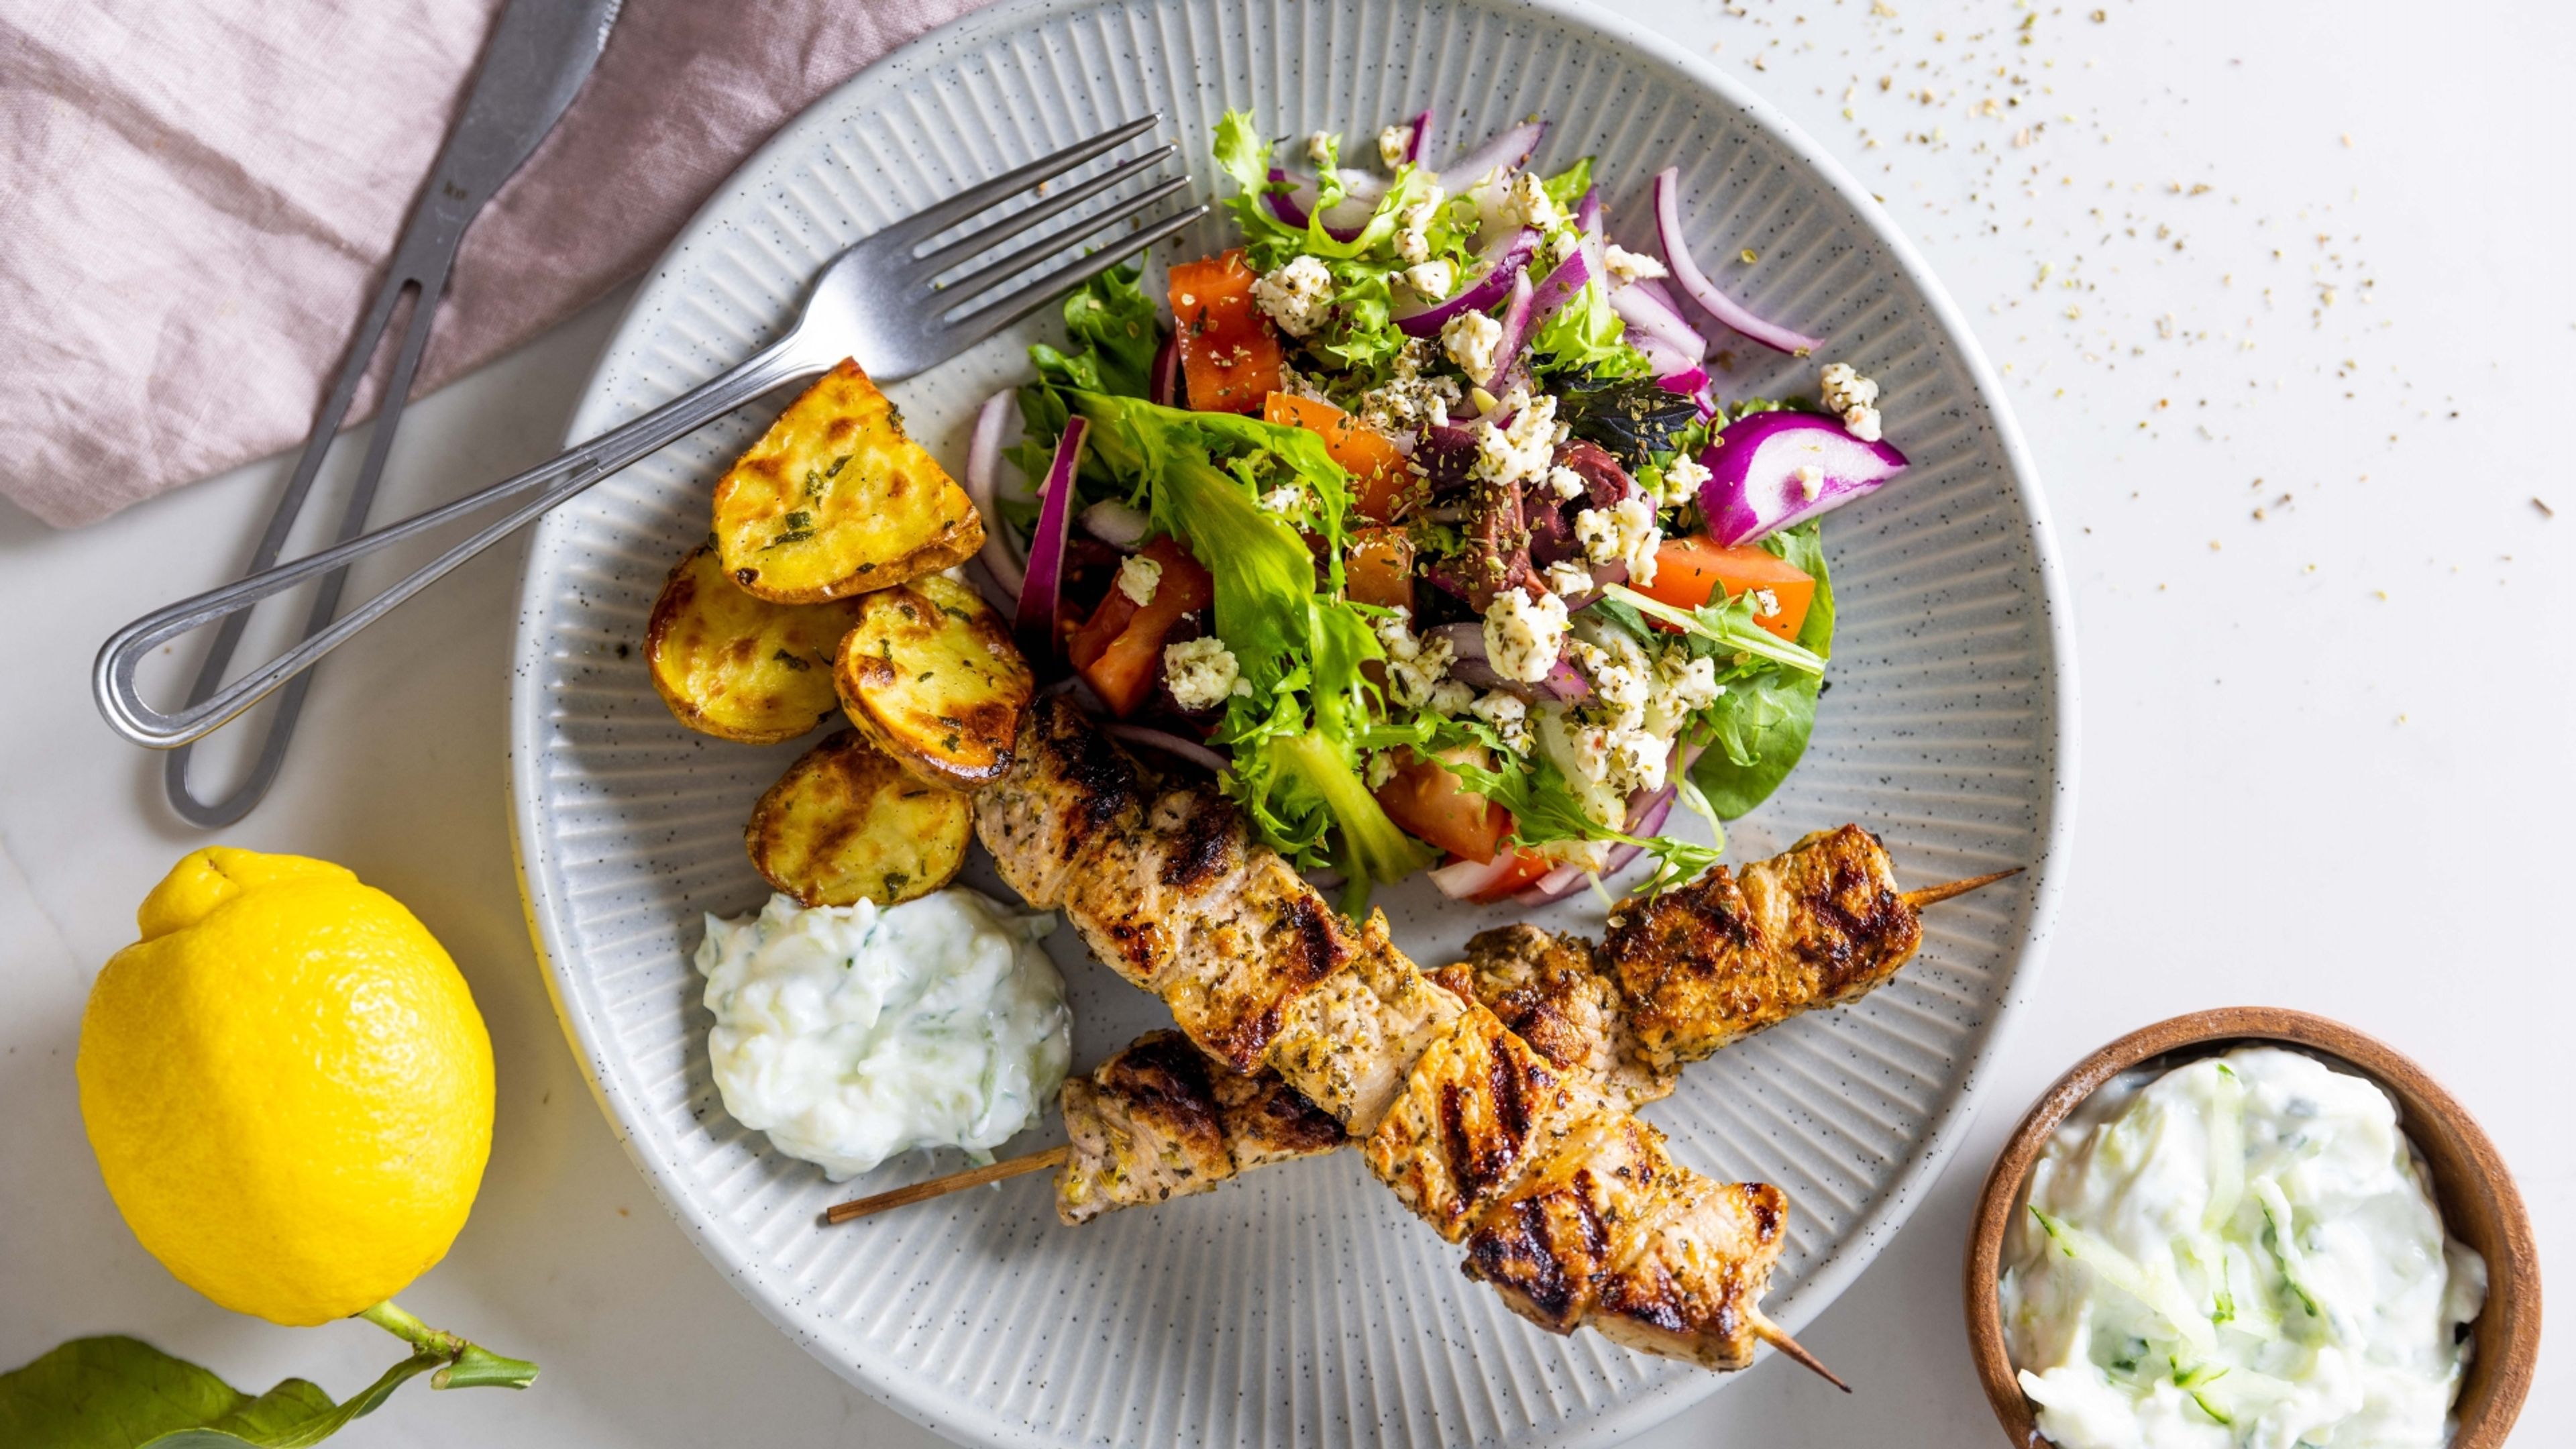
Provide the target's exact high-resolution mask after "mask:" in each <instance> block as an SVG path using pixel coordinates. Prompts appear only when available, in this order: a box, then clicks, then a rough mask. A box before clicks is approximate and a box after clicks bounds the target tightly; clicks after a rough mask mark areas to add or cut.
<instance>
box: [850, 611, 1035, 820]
mask: <svg viewBox="0 0 2576 1449" xmlns="http://www.w3.org/2000/svg"><path fill="white" fill-rule="evenodd" d="M832 682H833V683H834V684H835V685H837V686H838V687H839V689H840V692H841V708H842V709H843V710H845V711H847V712H848V714H849V716H850V723H851V724H853V725H856V726H858V730H859V733H861V734H863V735H866V736H867V737H868V739H869V741H870V742H872V743H873V744H875V745H876V747H877V748H878V749H881V750H883V751H885V752H886V753H887V754H889V755H892V756H894V758H895V762H896V763H897V764H900V765H902V766H903V767H904V768H905V769H907V770H910V771H911V772H912V773H913V774H914V775H915V776H917V777H918V778H920V779H923V780H927V781H929V782H930V783H932V784H934V785H946V786H949V787H950V788H952V789H958V790H972V789H976V788H978V787H980V786H984V785H989V784H991V783H993V782H994V781H995V780H998V779H1000V778H1002V772H1003V771H1005V770H1008V769H1009V768H1010V767H1011V742H1012V741H1013V740H1016V739H1018V738H1019V736H1020V721H1021V719H1023V718H1024V717H1026V716H1027V714H1028V712H1029V700H1030V699H1031V698H1033V697H1035V695H1036V693H1037V676H1036V675H1034V674H1032V673H1030V671H1029V662H1028V661H1027V660H1026V659H1023V658H1021V657H1020V651H1019V646H1017V645H1015V644H1013V643H1012V642H1011V631H1010V627H1009V626H1008V625H1006V624H1004V623H1003V622H1002V616H1001V615H1000V614H998V613H996V612H994V610H993V606H992V605H990V604H987V603H985V602H984V599H983V596H982V595H980V594H978V593H976V592H975V591H974V590H973V589H972V588H970V587H968V586H967V585H965V584H961V583H959V582H958V581H957V580H955V579H952V578H950V577H948V576H947V575H945V574H931V575H929V576H928V577H925V578H918V579H914V580H913V581H912V582H911V583H908V584H904V585H901V586H899V587H896V588H891V589H882V590H879V591H878V592H876V593H873V594H868V595H866V596H864V598H863V599H862V600H861V602H860V605H859V622H858V624H857V625H856V626H855V627H853V628H852V629H851V630H850V632H849V633H847V634H844V635H842V636H841V647H840V652H839V654H838V655H836V656H835V658H834V660H833V664H832Z"/></svg>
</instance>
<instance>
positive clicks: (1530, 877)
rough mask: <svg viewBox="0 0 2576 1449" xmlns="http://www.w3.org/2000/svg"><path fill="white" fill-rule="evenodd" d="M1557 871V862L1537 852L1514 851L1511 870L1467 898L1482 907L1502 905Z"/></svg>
mask: <svg viewBox="0 0 2576 1449" xmlns="http://www.w3.org/2000/svg"><path fill="white" fill-rule="evenodd" d="M1554 869H1556V862H1555V861H1552V860H1550V859H1548V858H1547V857H1546V856H1544V855H1541V854H1539V853H1538V852H1537V851H1535V850H1514V851H1513V852H1512V863H1511V868H1510V869H1508V870H1506V871H1504V872H1503V873H1502V874H1501V875H1498V876H1496V877H1494V879H1493V882H1492V883H1491V884H1489V885H1487V886H1486V887H1485V888H1484V889H1483V890H1480V891H1478V892H1476V893H1475V894H1474V895H1472V896H1469V897H1467V899H1468V900H1470V901H1473V902H1475V903H1476V904H1477V905H1480V906H1494V905H1500V904H1502V903H1503V902H1505V901H1507V900H1510V899H1511V898H1512V897H1514V896H1516V895H1519V894H1520V893H1521V892H1523V891H1525V890H1528V889H1529V888H1530V887H1531V886H1534V885H1537V884H1538V883H1539V878H1540V877H1541V876H1544V875H1546V874H1547V873H1548V872H1549V871H1552V870H1554Z"/></svg>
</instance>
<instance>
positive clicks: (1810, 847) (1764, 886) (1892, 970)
mask: <svg viewBox="0 0 2576 1449" xmlns="http://www.w3.org/2000/svg"><path fill="white" fill-rule="evenodd" d="M1922 939H1923V928H1922V923H1921V921H1920V920H1919V919H1918V918H1917V917H1916V915H1915V913H1914V908H1913V907H1912V906H1909V905H1907V904H1906V903H1905V900H1904V898H1903V897H1902V895H1901V894H1900V893H1899V892H1898V891H1897V888H1896V870H1895V866H1894V864H1893V863H1892V862H1890V861H1889V860H1888V858H1887V850H1886V848H1885V847H1884V846H1882V845H1880V844H1879V842H1878V838H1877V837H1876V836H1874V835H1871V834H1870V833H1869V832H1868V831H1866V830H1863V829H1861V828H1860V827H1859V826H1857V825H1845V826H1843V827H1841V828H1839V829H1836V830H1825V831H1818V832H1817V833H1815V834H1813V835H1809V836H1807V837H1806V838H1805V839H1803V840H1800V841H1799V842H1798V843H1797V844H1796V845H1795V846H1792V847H1791V848H1790V849H1789V850H1788V851H1786V852H1784V853H1783V854H1780V855H1777V856H1774V857H1772V858H1771V859H1769V860H1762V861H1756V862H1754V863H1753V864H1751V865H1748V866H1746V867H1745V868H1744V872H1743V874H1742V876H1741V877H1740V878H1738V877H1733V876H1730V875H1729V874H1728V873H1727V870H1726V867H1724V866H1717V867H1713V868H1712V869H1710V871H1709V872H1708V873H1707V874H1706V875H1703V876H1701V877H1700V878H1699V879H1698V880H1695V881H1692V882H1691V883H1689V884H1688V885H1684V886H1680V887H1677V888H1675V889H1673V890H1669V891H1666V892H1664V893H1663V894H1662V895H1659V896H1654V897H1651V898H1646V899H1639V900H1629V901H1623V902H1621V903H1620V905H1619V906H1618V908H1617V909H1616V910H1613V911H1612V912H1611V913H1610V931H1609V934H1608V936H1607V937H1606V938H1605V939H1604V940H1603V942H1602V948H1601V955H1602V956H1603V958H1604V959H1605V960H1606V962H1607V963H1608V966H1609V969H1610V971H1611V973H1612V974H1613V976H1614V977H1615V979H1616V980H1617V982H1618V985H1619V994H1620V995H1621V996H1622V997H1624V998H1625V999H1626V1001H1627V1008H1628V1009H1627V1013H1626V1015H1627V1020H1628V1024H1629V1026H1630V1027H1631V1029H1633V1030H1634V1031H1635V1032H1636V1035H1637V1041H1638V1045H1639V1047H1640V1049H1641V1053H1640V1054H1641V1056H1642V1059H1643V1060H1644V1061H1645V1062H1646V1063H1647V1064H1649V1065H1651V1066H1652V1067H1654V1068H1655V1069H1657V1070H1659V1071H1671V1070H1673V1069H1675V1068H1678V1067H1679V1066H1680V1065H1681V1064H1683V1063H1685V1062H1694V1061H1697V1060H1699V1059H1700V1058H1701V1057H1704V1056H1707V1055H1708V1054H1709V1053H1711V1052H1713V1051H1716V1050H1717V1049H1718V1048H1719V1047H1722V1046H1725V1045H1726V1044H1727V1043H1729V1042H1732V1041H1736V1040H1738V1039H1740V1038H1742V1037H1746V1036H1749V1035H1751V1034H1752V1033H1754V1032H1757V1031H1760V1030H1762V1029H1763V1028H1764V1027H1767V1026H1772V1025H1775V1024H1777V1023H1779V1022H1782V1021H1786V1020H1787V1019H1789V1018H1790V1017H1792V1016H1795V1015H1797V1014H1798V1013H1800V1012H1802V1011H1807V1010H1810V1009H1812V1008H1815V1007H1819V1006H1839V1005H1842V1004H1843V1003H1845V1002H1847V1001H1850V1000H1852V999H1854V998H1856V997H1859V996H1861V995H1863V994H1864V993H1866V992H1868V991H1869V990H1870V988H1872V987H1874V986H1876V985H1878V984H1879V983H1880V982H1882V981H1885V980H1886V979H1887V978H1888V977H1890V976H1893V975H1895V974H1896V971H1897V969H1898V968H1899V967H1901V966H1903V965H1904V964H1905V963H1906V961H1907V960H1909V959H1911V958H1912V956H1913V955H1914V948H1915V947H1916V946H1917V945H1919V944H1921V942H1922Z"/></svg>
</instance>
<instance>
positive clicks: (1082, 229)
mask: <svg viewBox="0 0 2576 1449" xmlns="http://www.w3.org/2000/svg"><path fill="white" fill-rule="evenodd" d="M1189 185H1190V182H1189V178H1188V177H1186V176H1175V177H1172V178H1171V179H1169V180H1167V181H1165V182H1163V183H1162V184H1161V185H1159V186H1152V187H1148V188H1146V189H1145V190H1143V191H1141V192H1138V193H1137V194H1136V195H1135V196H1134V197H1133V198H1132V199H1130V200H1128V201H1126V202H1124V203H1123V204H1121V205H1120V206H1118V207H1117V208H1116V209H1114V210H1111V211H1104V212H1102V213H1100V214H1099V215H1097V216H1086V217H1084V218H1082V219H1081V220H1080V221H1077V222H1075V223H1074V224H1073V225H1071V226H1066V227H1060V228H1058V229H1057V230H1055V231H1054V232H1051V233H1049V234H1048V235H1046V236H1043V237H1040V238H1039V239H1038V240H1036V241H1033V242H1031V243H1029V244H1028V245H1027V246H1024V247H1022V248H1020V249H1019V250H1018V251H1015V252H1012V253H1010V254H1009V255H1008V256H1004V257H1002V258H999V259H998V260H995V261H992V262H989V263H987V264H985V265H983V266H980V267H977V268H976V269H975V270H974V271H971V272H969V273H967V274H966V275H965V276H962V277H959V278H958V279H957V280H956V281H953V282H950V283H949V284H948V285H946V286H944V287H941V288H939V289H938V303H939V305H940V308H941V310H942V311H949V310H953V309H955V308H958V307H962V306H964V305H965V304H966V303H968V302H971V301H973V300H975V299H976V298H977V297H980V296H982V295H984V294H985V293H986V292H989V291H991V290H992V289H993V288H995V287H997V286H1000V285H1001V284H1002V283H1004V282H1007V281H1009V280H1010V279H1011V278H1013V277H1016V276H1018V275H1019V274H1020V273H1022V272H1024V271H1027V270H1028V269H1029V268H1031V267H1033V266H1035V265H1037V264H1038V263H1039V262H1040V261H1042V260H1044V259H1045V258H1047V257H1050V256H1053V255H1055V254H1056V253H1057V252H1060V251H1063V250H1064V249H1065V248H1066V247H1068V246H1071V245H1072V244H1073V243H1074V242H1076V241H1079V240H1081V239H1082V238H1084V237H1086V236H1090V235H1093V234H1094V233H1096V232H1099V231H1101V230H1102V229H1104V228H1106V227H1109V226H1112V225H1114V224H1116V223H1118V222H1122V221H1125V220H1127V219H1128V218H1130V217H1133V216H1135V215H1137V214H1138V213H1140V212H1142V211H1144V210H1145V209H1146V208H1147V207H1150V206H1153V205H1154V204H1156V203H1157V202H1160V201H1161V200H1162V199H1163V198H1165V197H1167V196H1170V195H1172V194H1173V193H1175V192H1179V191H1186V190H1188V189H1189Z"/></svg>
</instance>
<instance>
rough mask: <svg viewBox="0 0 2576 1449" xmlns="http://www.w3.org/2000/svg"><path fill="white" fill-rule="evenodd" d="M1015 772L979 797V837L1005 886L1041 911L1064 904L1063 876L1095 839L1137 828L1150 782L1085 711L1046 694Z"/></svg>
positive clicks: (1023, 735) (1031, 717)
mask: <svg viewBox="0 0 2576 1449" xmlns="http://www.w3.org/2000/svg"><path fill="white" fill-rule="evenodd" d="M1011 749H1012V755H1013V763H1012V767H1011V769H1010V772H1009V773H1007V774H1005V775H1004V776H1003V777H1002V778H1001V779H1000V780H999V781H997V782H995V783H994V784H993V785H992V786H991V787H989V788H987V789H985V790H984V791H982V792H981V793H980V794H978V795H977V796H976V797H975V834H976V835H977V837H978V838H980V839H981V840H982V841H983V842H984V848H985V849H986V850H988V851H991V852H992V854H993V864H994V866H995V867H996V868H997V869H998V870H999V871H1000V873H1001V876H1002V880H1003V882H1004V883H1006V884H1007V885H1009V886H1010V888H1011V889H1013V890H1015V891H1018V892H1019V893H1020V895H1021V896H1022V897H1024V898H1025V899H1026V900H1027V901H1028V903H1029V904H1030V905H1032V906H1034V907H1036V908H1037V909H1039V910H1053V909H1055V908H1056V907H1057V906H1060V905H1062V904H1064V885H1065V877H1066V876H1068V875H1069V874H1071V873H1072V870H1073V866H1074V862H1075V861H1077V860H1079V859H1080V858H1081V856H1082V853H1083V851H1084V850H1085V849H1086V848H1087V847H1089V846H1090V845H1091V844H1092V843H1093V842H1094V841H1097V840H1099V839H1101V838H1102V837H1104V836H1110V835H1116V834H1119V833H1122V832H1124V831H1127V830H1131V829H1133V828H1134V827H1135V824H1136V822H1137V820H1138V819H1139V818H1141V817H1142V815H1143V813H1144V805H1145V800H1146V787H1145V781H1144V776H1143V773H1142V772H1141V771H1139V770H1138V769H1137V768H1136V762H1135V761H1134V760H1132V759H1130V758H1128V756H1127V753H1126V752H1125V751H1124V750H1121V749H1119V748H1118V746H1117V745H1115V744H1113V743H1112V742H1111V741H1110V739H1109V737H1108V736H1107V735H1104V734H1102V733H1101V732H1100V731H1099V730H1098V729H1097V728H1095V727H1094V726H1093V725H1092V724H1091V722H1090V721H1089V720H1086V719H1084V718H1083V717H1082V712H1081V711H1080V710H1078V709H1075V708H1074V707H1073V706H1072V705H1071V704H1069V703H1067V702H1066V701H1065V700H1063V699H1061V698H1059V697H1056V696H1053V695H1047V696H1042V697H1041V698H1039V699H1038V700H1037V701H1036V702H1035V703H1034V704H1032V705H1031V706H1030V708H1029V713H1028V719H1027V721H1026V722H1025V723H1023V724H1022V725H1021V726H1020V735H1019V739H1018V741H1017V742H1016V743H1015V744H1013V746H1012V747H1011Z"/></svg>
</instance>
